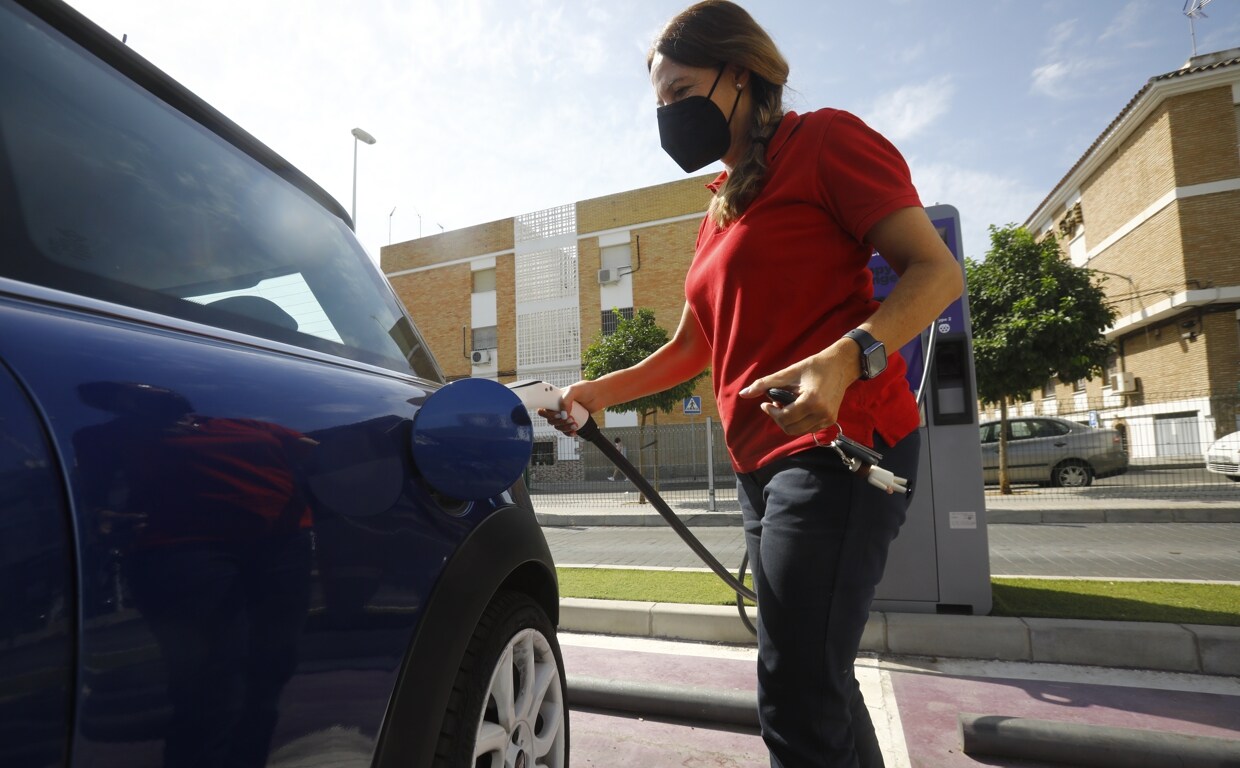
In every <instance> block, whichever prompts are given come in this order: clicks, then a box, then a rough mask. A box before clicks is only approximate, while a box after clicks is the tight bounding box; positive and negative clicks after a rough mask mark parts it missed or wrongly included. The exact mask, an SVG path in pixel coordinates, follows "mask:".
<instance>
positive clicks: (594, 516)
mask: <svg viewBox="0 0 1240 768" xmlns="http://www.w3.org/2000/svg"><path fill="white" fill-rule="evenodd" d="M677 515H678V516H679V517H680V519H681V520H683V521H684V523H685V525H688V526H690V527H694V528H698V527H702V528H705V527H718V526H735V527H740V525H741V513H740V512H737V511H728V512H693V511H678V512H677ZM535 517H536V518H537V519H538V523H539V524H540V525H542V526H544V527H547V528H568V527H573V526H582V527H616V526H623V527H629V526H662V525H666V524H667V523H666V522H664V520H663V518H662V517H660V516H659V514H658V513H657V512H655V511H654V510H650V511H645V512H641V511H625V510H619V509H618V510H616V511H615V512H546V511H543V512H538V511H535ZM986 522H987V523H996V524H1022V523H1024V524H1037V523H1055V524H1063V523H1240V509H1233V508H1225V509H1216V508H1210V507H1179V508H1169V507H1139V508H1132V509H1101V508H1098V509H1079V508H1078V509H1045V508H1039V509H1028V510H1025V509H987V510H986Z"/></svg>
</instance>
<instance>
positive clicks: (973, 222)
mask: <svg viewBox="0 0 1240 768" xmlns="http://www.w3.org/2000/svg"><path fill="white" fill-rule="evenodd" d="M909 164H910V166H911V168H912V172H913V181H914V182H915V183H916V184H917V191H918V192H919V193H920V194H921V200H922V202H923V203H924V204H926V205H934V204H936V203H944V204H950V205H953V206H955V207H956V209H957V210H958V211H960V227H961V237H962V239H963V241H964V242H963V245H964V255H965V257H967V258H970V259H977V260H980V259H981V258H982V257H983V256H985V254H986V251H987V250H989V249H990V234H989V232H988V228H989V227H990V226H991V225H994V226H997V227H1003V226H1006V225H1007V224H1012V223H1015V224H1023V223H1024V222H1025V219H1027V218H1028V217H1029V214H1030V213H1032V212H1033V209H1034V207H1035V206H1037V204H1038V203H1039V202H1040V201H1041V200H1042V198H1043V197H1044V196H1045V194H1046V192H1045V190H1035V189H1033V188H1032V187H1030V186H1028V185H1027V184H1025V183H1023V182H1022V181H1020V180H1019V179H1017V178H1014V177H1011V176H1005V175H1003V174H1002V173H995V172H990V171H979V170H976V169H973V168H966V167H963V166H959V165H952V164H948V163H926V164H921V163H919V162H918V161H917V160H916V159H911V160H910V161H909Z"/></svg>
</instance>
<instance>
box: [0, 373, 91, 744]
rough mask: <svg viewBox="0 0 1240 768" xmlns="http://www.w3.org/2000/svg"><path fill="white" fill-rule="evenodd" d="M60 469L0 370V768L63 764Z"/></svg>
mask: <svg viewBox="0 0 1240 768" xmlns="http://www.w3.org/2000/svg"><path fill="white" fill-rule="evenodd" d="M61 478H62V474H61V467H60V466H59V464H58V462H57V461H56V457H55V455H54V454H53V452H52V450H51V445H50V443H49V441H48V437H47V434H46V432H45V431H44V429H43V422H42V419H40V417H39V414H38V410H37V408H36V407H35V404H34V403H33V402H32V401H31V400H30V398H29V397H28V396H27V393H26V391H25V389H24V388H23V387H22V386H21V384H20V383H19V382H18V381H17V380H16V379H15V378H14V377H13V376H12V375H11V373H10V372H9V371H8V369H7V368H6V367H5V366H4V365H3V364H0V585H3V586H2V587H0V692H3V693H2V694H0V765H14V766H16V765H40V766H42V765H62V764H64V761H65V760H66V759H67V757H68V751H67V745H68V742H69V736H70V729H69V727H68V724H67V723H66V722H65V720H64V716H63V714H64V712H66V711H67V710H68V709H69V706H70V703H71V701H72V693H73V677H74V667H73V648H74V641H73V628H74V615H75V612H74V610H73V609H74V589H73V563H72V558H71V553H72V544H73V540H72V533H71V530H70V518H69V510H68V508H67V506H66V504H65V490H64V483H63V481H62V479H61Z"/></svg>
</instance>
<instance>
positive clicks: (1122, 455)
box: [980, 416, 1128, 488]
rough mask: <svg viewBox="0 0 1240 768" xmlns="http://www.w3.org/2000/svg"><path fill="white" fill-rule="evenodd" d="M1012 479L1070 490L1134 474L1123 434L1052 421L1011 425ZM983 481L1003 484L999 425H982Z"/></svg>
mask: <svg viewBox="0 0 1240 768" xmlns="http://www.w3.org/2000/svg"><path fill="white" fill-rule="evenodd" d="M1007 428H1008V479H1009V480H1010V481H1011V482H1013V483H1038V484H1040V485H1045V484H1048V483H1049V484H1050V485H1057V486H1063V487H1067V488H1080V487H1084V486H1087V485H1089V484H1090V483H1092V482H1093V481H1094V478H1095V477H1109V476H1111V475H1120V474H1123V473H1124V472H1127V471H1128V452H1127V451H1126V450H1125V449H1124V445H1123V441H1122V440H1121V438H1120V434H1119V432H1118V431H1116V430H1114V429H1096V428H1094V427H1089V426H1086V425H1084V424H1078V423H1077V422H1075V421H1068V420H1067V419H1057V418H1051V417H1048V416H1036V417H1024V416H1022V417H1019V418H1015V419H1008V422H1007ZM980 433H981V440H982V479H983V480H984V481H985V482H986V483H991V484H993V483H998V482H999V422H997V421H989V422H985V423H983V424H981V425H980Z"/></svg>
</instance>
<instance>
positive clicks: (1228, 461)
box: [1206, 432, 1240, 483]
mask: <svg viewBox="0 0 1240 768" xmlns="http://www.w3.org/2000/svg"><path fill="white" fill-rule="evenodd" d="M1206 469H1208V470H1210V471H1211V472H1217V473H1219V474H1220V475H1226V476H1227V479H1228V480H1233V481H1235V482H1237V483H1240V432H1232V433H1231V434H1230V435H1224V436H1223V437H1220V438H1219V439H1218V440H1215V441H1214V444H1213V445H1211V446H1210V447H1209V448H1208V449H1206Z"/></svg>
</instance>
